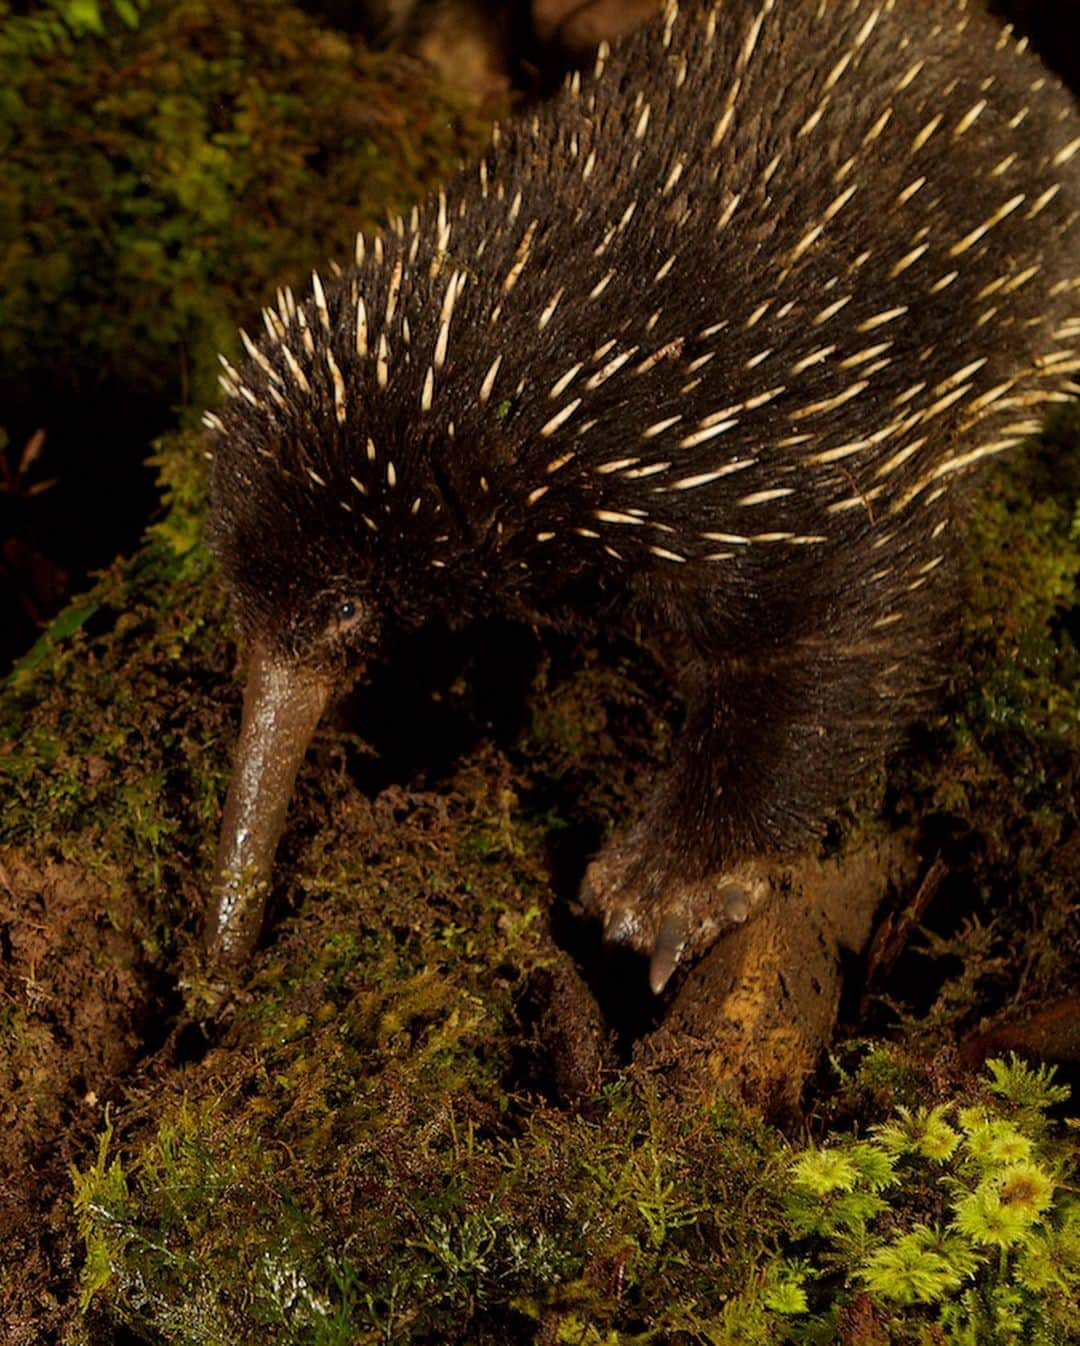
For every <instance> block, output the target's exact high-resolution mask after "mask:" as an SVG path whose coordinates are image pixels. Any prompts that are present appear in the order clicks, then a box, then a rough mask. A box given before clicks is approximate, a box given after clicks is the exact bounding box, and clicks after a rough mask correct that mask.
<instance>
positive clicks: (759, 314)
mask: <svg viewBox="0 0 1080 1346" xmlns="http://www.w3.org/2000/svg"><path fill="white" fill-rule="evenodd" d="M1023 45H1024V44H1023V43H1017V42H1016V41H1015V40H1013V38H1012V36H1011V35H1010V34H1009V32H1008V30H1005V31H1004V32H1001V31H999V30H998V29H997V28H996V27H995V26H994V25H993V23H992V22H991V21H990V20H989V19H988V18H986V16H985V15H983V14H981V13H980V12H978V10H977V8H976V7H975V6H970V5H968V4H966V3H963V2H962V0H952V2H951V3H947V4H943V5H941V6H937V7H934V8H933V10H929V9H928V8H927V7H926V6H925V5H923V4H921V3H918V0H880V2H879V3H873V2H872V0H844V3H836V4H819V3H817V0H785V3H782V4H778V3H773V0H725V3H723V4H721V5H717V6H707V5H706V6H702V7H700V8H698V7H695V8H693V9H692V10H691V11H689V12H688V13H686V14H682V15H680V14H679V13H678V12H677V10H676V8H675V7H671V8H669V9H668V11H667V12H666V13H665V15H664V17H663V18H662V19H661V20H660V21H658V22H657V23H656V24H655V25H653V26H651V27H650V28H648V29H647V30H645V31H643V32H642V33H640V34H639V35H638V36H637V37H635V38H634V39H632V40H631V41H629V42H627V43H626V45H625V46H623V47H621V48H620V49H619V50H618V51H617V52H616V53H614V54H612V53H609V52H608V51H606V50H602V51H601V54H600V56H599V58H598V61H597V68H596V71H595V72H594V74H593V75H592V76H591V77H587V78H581V77H579V76H577V75H575V76H573V77H572V78H571V79H570V81H569V82H568V84H567V87H566V88H565V90H564V91H563V93H562V94H561V96H559V97H558V98H556V99H554V100H553V101H552V102H551V103H550V104H548V105H547V106H545V107H544V108H542V109H541V110H540V111H539V112H537V113H536V114H535V115H534V116H533V117H531V118H529V119H526V120H524V121H522V122H520V123H517V124H514V125H511V126H509V127H507V128H504V129H503V130H502V131H501V132H499V133H498V134H497V135H496V137H495V139H494V141H493V143H492V146H491V148H490V150H489V151H488V153H487V154H486V156H485V157H484V159H483V160H482V161H481V163H480V164H479V166H478V168H477V169H474V170H470V171H469V172H467V173H465V174H463V175H462V176H461V177H460V178H459V179H458V180H456V181H455V182H454V183H452V184H451V185H450V186H448V187H447V188H446V190H445V191H443V192H439V193H438V194H437V195H435V196H434V197H432V198H431V199H430V200H428V201H427V202H425V203H424V204H423V205H422V206H420V207H418V208H416V209H414V210H413V212H412V214H411V216H410V217H409V219H408V220H407V221H406V220H399V221H397V222H396V224H395V226H394V227H393V228H392V229H391V230H389V231H388V232H387V233H386V234H385V235H383V236H381V237H379V238H376V239H375V240H374V242H373V243H367V242H365V240H364V239H363V238H360V239H359V240H358V243H357V253H356V257H355V260H354V262H353V264H351V265H350V266H349V267H348V268H347V269H346V270H344V271H343V272H341V273H340V274H338V275H336V277H335V278H334V279H333V280H332V281H328V282H327V283H326V284H325V285H324V283H323V282H322V280H321V279H320V278H319V277H318V276H316V277H314V278H313V282H312V288H311V292H310V294H308V295H307V296H306V297H305V298H303V299H301V300H297V299H296V298H295V297H294V296H293V294H292V292H291V291H289V290H284V291H282V292H281V293H280V294H279V296H278V302H277V304H276V305H275V306H274V307H272V308H270V309H267V310H266V312H265V313H264V315H263V319H264V325H265V329H266V330H265V333H264V335H262V336H261V337H260V338H259V339H258V340H257V341H256V340H253V339H251V338H249V337H247V336H245V338H244V344H245V348H246V351H247V357H248V358H247V360H246V362H245V363H244V365H243V366H242V367H241V368H239V369H234V368H233V367H232V366H231V365H229V364H228V363H226V367H225V373H224V377H223V384H224V387H225V391H226V393H227V399H226V403H225V406H224V408H223V409H222V411H221V414H220V416H219V415H215V414H210V415H208V417H207V422H208V424H209V426H210V428H211V430H212V432H213V434H212V441H213V454H214V473H213V500H212V532H213V537H214V542H215V546H216V549H217V552H218V555H219V557H220V560H221V564H222V568H223V570H224V573H225V576H226V578H227V580H228V582H229V585H230V587H231V589H232V593H233V598H234V609H235V613H236V616H237V618H238V620H239V623H240V626H241V627H242V629H243V630H244V632H245V633H246V635H247V639H248V641H249V644H250V646H251V649H252V651H253V656H252V672H251V674H250V675H249V684H248V691H247V696H246V699H245V710H244V722H243V728H242V730H241V738H240V747H239V750H238V754H237V765H236V772H235V777H234V781H233V786H232V789H231V790H230V796H229V801H228V804H227V807H226V817H225V823H224V827H223V832H222V842H221V849H220V851H219V859H218V874H217V880H216V888H215V897H214V908H213V911H212V913H211V916H210V919H209V922H208V932H209V933H208V940H209V945H210V948H211V951H212V953H213V955H214V957H215V959H216V961H217V962H219V963H220V964H222V965H231V966H233V967H234V968H235V967H236V966H237V965H238V964H240V963H242V961H243V960H244V958H245V957H246V955H247V953H248V952H249V950H250V948H251V945H252V943H253V941H254V939H255V938H256V935H257V933H258V928H259V924H260V922H261V918H262V905H263V895H264V892H265V888H266V884H267V882H268V880H269V874H270V865H271V860H272V856H273V850H274V846H275V845H276V842H277V837H278V834H279V833H280V830H281V828H282V826H283V825H284V819H285V808H286V804H287V800H288V796H289V793H290V790H291V788H292V780H293V777H294V775H295V771H296V767H297V764H298V763H299V761H300V760H301V757H302V755H303V752H304V749H305V745H306V743H307V741H308V739H309V737H310V734H311V732H312V730H313V728H314V725H315V723H316V722H317V720H318V717H319V715H320V713H321V711H322V707H323V706H324V705H325V702H326V699H327V697H328V696H329V695H330V694H331V691H332V689H333V688H334V686H336V685H337V684H338V682H339V681H340V680H341V679H342V678H343V677H346V676H349V672H348V670H350V669H354V668H355V665H356V664H357V662H358V661H362V660H363V659H365V658H366V657H368V655H370V654H371V653H372V652H373V651H374V650H376V649H378V648H379V645H380V638H381V633H382V632H384V631H386V630H389V629H391V628H393V627H395V626H398V625H400V624H402V623H404V624H406V625H415V624H420V623H422V622H423V621H424V620H425V619H426V618H427V617H429V616H430V615H432V614H434V613H436V612H440V611H443V612H445V611H451V612H453V613H454V614H455V616H460V615H469V614H475V615H482V614H485V613H489V612H492V611H495V610H498V611H503V612H508V613H511V614H514V615H517V616H519V617H522V618H524V619H526V620H530V621H536V622H541V621H543V620H546V619H548V618H551V617H552V616H558V617H559V618H560V620H563V619H565V617H566V614H567V612H571V613H573V614H576V617H577V619H578V620H579V621H581V622H583V623H586V622H588V621H590V620H591V619H593V617H595V613H596V611H598V610H599V608H600V599H601V597H602V600H603V611H604V614H605V616H604V620H605V621H609V620H611V613H612V612H616V613H618V612H622V613H623V614H625V616H626V617H627V619H628V622H629V619H630V618H631V616H632V618H633V620H634V622H636V623H637V625H638V627H641V626H642V625H645V626H647V627H648V628H649V630H650V636H651V637H652V639H653V640H654V641H655V642H656V643H658V644H661V645H664V646H666V648H667V649H668V651H669V652H670V653H671V655H672V662H673V663H674V664H675V665H676V666H677V667H676V673H675V677H676V682H677V688H678V691H679V693H680V695H681V697H682V699H683V701H684V703H685V709H686V716H685V726H684V729H683V732H682V735H681V739H680V741H679V743H678V745H677V747H676V750H675V753H674V760H673V763H672V767H671V769H670V771H669V772H668V773H667V775H666V776H665V777H664V778H663V780H661V781H660V782H659V783H658V784H657V786H656V789H655V791H654V793H653V794H652V796H651V797H650V799H649V800H648V801H647V802H646V804H645V807H644V809H643V810H642V812H641V814H640V816H639V817H638V818H637V819H636V821H634V822H633V823H631V824H630V825H629V826H628V827H627V829H626V830H625V831H624V832H623V833H622V834H620V835H619V836H618V837H616V838H615V839H614V840H613V841H612V842H611V843H610V844H609V845H608V846H607V847H606V848H605V849H604V850H603V851H602V852H601V854H600V856H599V857H598V858H597V859H596V860H595V861H594V862H593V864H592V865H591V866H590V868H589V871H588V874H587V876H586V882H585V887H584V895H585V900H586V901H587V902H588V903H589V904H590V905H591V906H592V908H593V909H594V910H595V911H596V912H597V913H598V914H600V915H602V916H604V917H605V919H606V922H607V925H608V928H609V930H610V931H611V932H612V933H613V934H617V935H619V937H621V938H622V939H624V940H627V941H628V942H630V943H631V944H633V945H635V946H636V947H639V948H641V949H642V950H644V951H646V952H649V953H652V954H653V955H654V961H653V976H652V981H653V984H654V986H656V987H659V986H661V985H662V984H663V983H664V982H665V981H666V980H667V977H668V976H669V975H670V973H671V971H672V970H673V968H674V967H675V965H676V963H677V962H678V961H679V959H680V958H685V957H686V956H687V955H688V954H689V953H694V952H697V951H699V950H700V949H702V948H703V947H705V945H707V943H708V942H709V941H710V940H713V939H715V938H716V936H717V935H718V934H719V933H722V931H723V930H724V929H725V928H727V927H728V926H730V925H732V924H734V923H738V922H740V921H743V920H745V919H746V918H747V916H748V915H749V914H751V913H752V909H753V907H754V905H755V903H757V902H758V901H759V900H760V899H761V898H762V895H763V894H766V893H767V892H768V889H769V882H770V879H769V876H770V873H771V872H772V871H771V868H770V866H772V865H773V864H774V863H776V860H777V857H782V856H784V855H787V854H790V853H792V852H793V851H797V850H798V849H799V848H801V847H805V846H807V845H808V844H812V843H813V841H814V838H815V837H816V836H817V835H818V834H819V833H820V831H821V828H822V826H823V824H824V822H825V821H826V820H827V819H828V817H829V816H830V812H831V811H833V810H835V808H836V807H837V806H838V804H840V803H841V802H842V801H843V800H845V799H846V798H848V797H849V796H850V794H851V793H852V791H853V789H854V788H855V786H856V785H857V783H858V781H859V780H860V778H861V777H862V775H863V774H864V773H865V772H866V770H867V768H868V766H869V765H871V764H873V763H876V762H878V761H879V760H880V758H881V755H882V752H883V751H884V749H885V748H886V747H887V746H888V745H889V743H890V742H892V741H894V740H895V737H896V735H897V733H898V731H899V730H900V729H901V728H902V727H903V725H904V723H905V719H906V717H907V716H908V715H909V714H910V712H911V709H912V707H913V706H914V705H915V704H916V702H917V700H918V698H919V697H921V696H922V695H924V694H925V693H926V692H927V690H928V689H931V688H932V687H933V685H934V682H935V679H936V677H937V676H938V669H939V667H940V658H941V652H942V650H943V649H944V648H945V647H946V643H947V633H948V627H949V622H950V613H951V611H952V603H953V597H954V587H955V584H954V581H955V566H954V565H953V563H952V560H951V553H952V548H953V539H954V535H955V532H956V522H957V519H958V517H960V514H961V511H962V503H963V499H964V496H965V494H966V483H967V482H968V481H969V480H970V471H969V470H970V469H971V468H973V467H974V466H975V465H976V464H978V463H980V462H983V461H985V460H987V459H989V458H992V457H993V456H994V455H996V454H998V453H1000V452H1002V451H1004V450H1005V449H1007V448H1008V447H1009V446H1010V445H1012V444H1015V443H1017V442H1018V441H1019V440H1020V439H1022V438H1023V437H1024V436H1025V435H1027V434H1028V433H1029V432H1030V431H1031V430H1032V429H1033V428H1035V427H1036V425H1037V417H1038V415H1039V413H1040V412H1041V410H1042V409H1043V407H1044V406H1045V405H1047V404H1048V403H1050V402H1053V401H1060V400H1063V399H1065V398H1067V397H1068V396H1070V395H1071V393H1072V392H1074V391H1075V384H1074V383H1073V382H1072V380H1073V379H1074V378H1075V375H1076V372H1077V370H1078V368H1080V319H1078V316H1077V309H1078V303H1077V296H1078V293H1080V289H1078V276H1077V273H1078V271H1080V265H1078V260H1077V259H1078V251H1080V248H1078V242H1077V227H1076V224H1077V215H1078V209H1080V193H1078V190H1077V180H1076V169H1075V165H1076V163H1077V162H1078V159H1077V156H1078V153H1080V118H1078V117H1077V114H1076V111H1075V109H1074V107H1073V105H1072V103H1071V101H1070V99H1069V98H1068V96H1067V95H1066V94H1065V92H1064V91H1063V90H1062V89H1061V88H1060V87H1059V86H1058V85H1057V84H1056V83H1055V81H1054V80H1053V79H1052V78H1051V77H1050V76H1049V75H1047V74H1046V73H1045V72H1044V71H1043V70H1042V69H1041V68H1040V67H1039V66H1038V64H1037V63H1036V62H1035V61H1034V60H1033V58H1031V56H1030V55H1029V54H1027V53H1026V52H1025V51H1024V50H1023Z"/></svg>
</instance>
